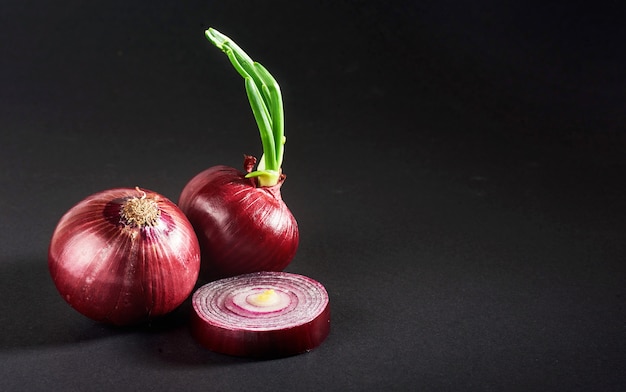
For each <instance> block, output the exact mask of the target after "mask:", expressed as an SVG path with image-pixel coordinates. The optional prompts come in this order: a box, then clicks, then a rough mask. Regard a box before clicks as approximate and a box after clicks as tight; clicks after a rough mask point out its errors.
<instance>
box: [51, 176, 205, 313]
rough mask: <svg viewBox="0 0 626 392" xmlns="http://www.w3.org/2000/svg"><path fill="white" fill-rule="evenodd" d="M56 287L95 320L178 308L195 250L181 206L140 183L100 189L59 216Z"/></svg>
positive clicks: (189, 285) (193, 270)
mask: <svg viewBox="0 0 626 392" xmlns="http://www.w3.org/2000/svg"><path fill="white" fill-rule="evenodd" d="M48 266H49V269H50V274H51V276H52V279H53V281H54V283H55V285H56V287H57V289H58V290H59V293H60V294H61V296H62V297H63V299H65V300H66V301H67V302H68V303H69V304H70V305H71V306H72V307H73V308H74V309H76V310H77V311H78V312H80V313H82V314H83V315H85V316H87V317H89V318H91V319H94V320H96V321H100V322H104V323H110V324H114V325H129V324H135V323H139V322H143V321H146V320H148V319H150V318H152V317H156V316H161V315H164V314H166V313H169V312H171V311H172V310H174V309H175V308H177V307H178V306H179V305H180V304H181V303H182V302H183V301H184V300H185V299H186V298H188V297H189V294H190V293H191V291H192V290H193V288H194V286H195V284H196V282H197V279H198V274H199V269H200V249H199V244H198V240H197V238H196V236H195V233H194V231H193V228H192V226H191V224H190V223H189V221H188V220H187V218H186V217H185V215H184V214H183V213H182V211H181V210H180V209H179V208H178V207H177V206H176V205H175V204H174V203H172V202H171V201H170V200H168V199H167V198H165V197H164V196H162V195H160V194H158V193H155V192H152V191H148V190H140V189H139V188H136V189H131V188H117V189H110V190H105V191H102V192H98V193H96V194H94V195H91V196H89V197H87V198H86V199H84V200H82V201H81V202H79V203H78V204H76V205H75V206H74V207H72V208H71V209H70V210H69V211H67V213H65V215H63V217H62V218H61V220H60V221H59V223H58V225H57V227H56V229H55V231H54V234H53V235H52V240H51V242H50V247H49V250H48Z"/></svg>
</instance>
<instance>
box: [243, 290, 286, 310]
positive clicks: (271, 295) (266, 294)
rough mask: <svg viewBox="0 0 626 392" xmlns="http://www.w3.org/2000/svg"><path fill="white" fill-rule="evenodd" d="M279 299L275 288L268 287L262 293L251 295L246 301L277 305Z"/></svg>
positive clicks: (261, 304) (252, 303)
mask: <svg viewBox="0 0 626 392" xmlns="http://www.w3.org/2000/svg"><path fill="white" fill-rule="evenodd" d="M279 299H280V298H279V296H278V294H276V292H275V291H274V290H273V289H267V290H265V291H263V292H261V293H258V294H252V295H249V296H248V297H247V298H246V302H247V303H249V304H250V305H253V306H259V307H265V306H273V305H276V304H277V303H278V301H279Z"/></svg>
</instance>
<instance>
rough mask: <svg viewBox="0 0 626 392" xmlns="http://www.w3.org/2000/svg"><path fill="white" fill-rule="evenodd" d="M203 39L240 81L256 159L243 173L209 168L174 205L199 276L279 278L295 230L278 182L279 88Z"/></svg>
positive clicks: (224, 44) (225, 47)
mask: <svg viewBox="0 0 626 392" xmlns="http://www.w3.org/2000/svg"><path fill="white" fill-rule="evenodd" d="M206 36H207V38H208V39H209V41H211V42H212V43H213V44H214V45H216V46H217V47H218V48H220V49H222V51H224V53H226V54H227V55H228V58H229V59H230V61H231V63H232V64H233V66H234V67H235V69H236V70H237V71H238V72H239V73H240V74H241V76H243V78H244V79H245V87H246V91H247V94H248V99H249V101H250V105H251V108H252V112H253V114H254V117H255V119H256V121H257V125H258V127H259V131H260V134H261V141H262V143H263V156H262V157H261V159H260V160H259V164H258V167H257V170H255V171H252V169H253V167H254V165H255V164H256V158H254V157H250V156H247V157H246V158H245V161H244V168H245V173H242V172H240V171H238V170H236V169H234V168H231V167H227V166H215V167H211V168H209V169H208V170H205V171H203V172H202V173H200V174H198V175H197V176H195V177H194V178H193V179H192V180H191V181H190V182H189V183H188V184H187V185H186V186H185V188H184V189H183V191H182V193H181V196H180V199H179V202H178V204H179V206H180V208H181V209H182V210H183V211H184V212H185V214H186V215H187V217H188V218H189V221H190V222H191V224H192V225H193V227H194V229H195V230H196V234H197V236H198V240H199V242H200V247H201V250H202V264H203V275H204V276H206V277H208V278H211V279H216V278H223V277H229V276H234V275H239V274H245V273H251V272H257V271H268V270H269V271H281V270H283V269H284V268H285V267H286V266H287V265H288V264H289V263H290V262H291V260H292V259H293V257H294V255H295V253H296V250H297V248H298V242H299V234H298V225H297V223H296V220H295V219H294V217H293V215H292V214H291V212H290V211H289V209H288V208H287V206H286V205H285V203H284V202H283V200H282V197H281V193H280V187H281V186H282V184H283V181H284V179H285V176H284V175H283V174H282V169H281V164H282V160H283V153H284V144H285V137H284V115H283V103H282V97H281V94H280V88H279V86H278V83H277V82H276V80H275V79H274V78H273V77H272V76H271V75H270V73H269V72H268V71H267V70H266V69H265V68H263V66H261V64H259V63H256V62H254V61H252V59H251V58H250V57H248V55H247V54H246V53H245V52H244V51H243V50H242V49H241V48H240V47H239V46H237V45H236V44H235V43H234V42H233V41H232V40H230V39H229V38H228V37H226V36H225V35H223V34H221V33H219V32H218V31H216V30H214V29H208V30H207V31H206Z"/></svg>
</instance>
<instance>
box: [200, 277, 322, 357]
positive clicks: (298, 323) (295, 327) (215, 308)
mask: <svg viewBox="0 0 626 392" xmlns="http://www.w3.org/2000/svg"><path fill="white" fill-rule="evenodd" d="M192 304H193V310H194V312H193V313H192V320H191V332H192V335H193V336H194V338H195V339H196V340H197V341H198V342H199V343H200V344H201V345H202V346H204V347H206V348H208V349H210V350H212V351H215V352H219V353H222V354H228V355H234V356H245V357H284V356H289V355H295V354H299V353H303V352H306V351H310V350H312V349H313V348H315V347H317V346H319V345H320V344H321V343H322V342H323V341H324V339H326V337H327V336H328V334H329V332H330V307H329V302H328V293H327V292H326V289H325V288H324V286H322V284H321V283H319V282H317V281H315V280H313V279H311V278H308V277H306V276H302V275H296V274H290V273H286V272H257V273H252V274H246V275H240V276H235V277H230V278H226V279H222V280H218V281H214V282H211V283H208V284H206V285H204V286H202V287H201V288H199V289H198V290H197V291H196V292H195V293H194V295H193V297H192Z"/></svg>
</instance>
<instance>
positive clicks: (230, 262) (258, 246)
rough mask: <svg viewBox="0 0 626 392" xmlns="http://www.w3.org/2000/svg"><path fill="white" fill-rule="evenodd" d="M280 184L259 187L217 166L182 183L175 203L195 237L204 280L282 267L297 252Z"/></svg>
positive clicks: (295, 234)
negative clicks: (198, 246)
mask: <svg viewBox="0 0 626 392" xmlns="http://www.w3.org/2000/svg"><path fill="white" fill-rule="evenodd" d="M283 180H284V178H283ZM282 182H283V181H280V182H279V183H278V184H277V185H274V186H270V187H260V186H257V185H256V181H255V180H254V179H249V178H245V174H244V173H242V172H240V171H238V170H237V169H235V168H232V167H228V166H221V165H220V166H214V167H211V168H209V169H207V170H205V171H203V172H201V173H199V174H198V175H196V176H195V177H194V178H192V179H191V180H190V181H189V183H187V185H185V187H184V189H183V191H182V193H181V196H180V199H179V202H178V205H179V206H180V208H181V210H182V211H183V212H184V213H185V214H186V215H187V217H188V218H189V221H190V222H191V224H192V225H193V227H194V229H195V231H196V234H197V236H198V240H199V242H200V249H201V251H202V272H201V274H202V276H203V277H206V278H208V279H210V280H214V279H220V278H224V277H230V276H235V275H241V274H247V273H252V272H258V271H282V270H283V269H284V268H285V267H287V265H288V264H289V263H290V262H291V260H292V259H293V257H294V256H295V254H296V250H297V249H298V243H299V232H298V224H297V222H296V220H295V218H294V217H293V215H292V214H291V212H290V211H289V208H288V207H287V205H286V204H285V203H284V202H283V200H282V197H281V194H280V187H281V185H282Z"/></svg>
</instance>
